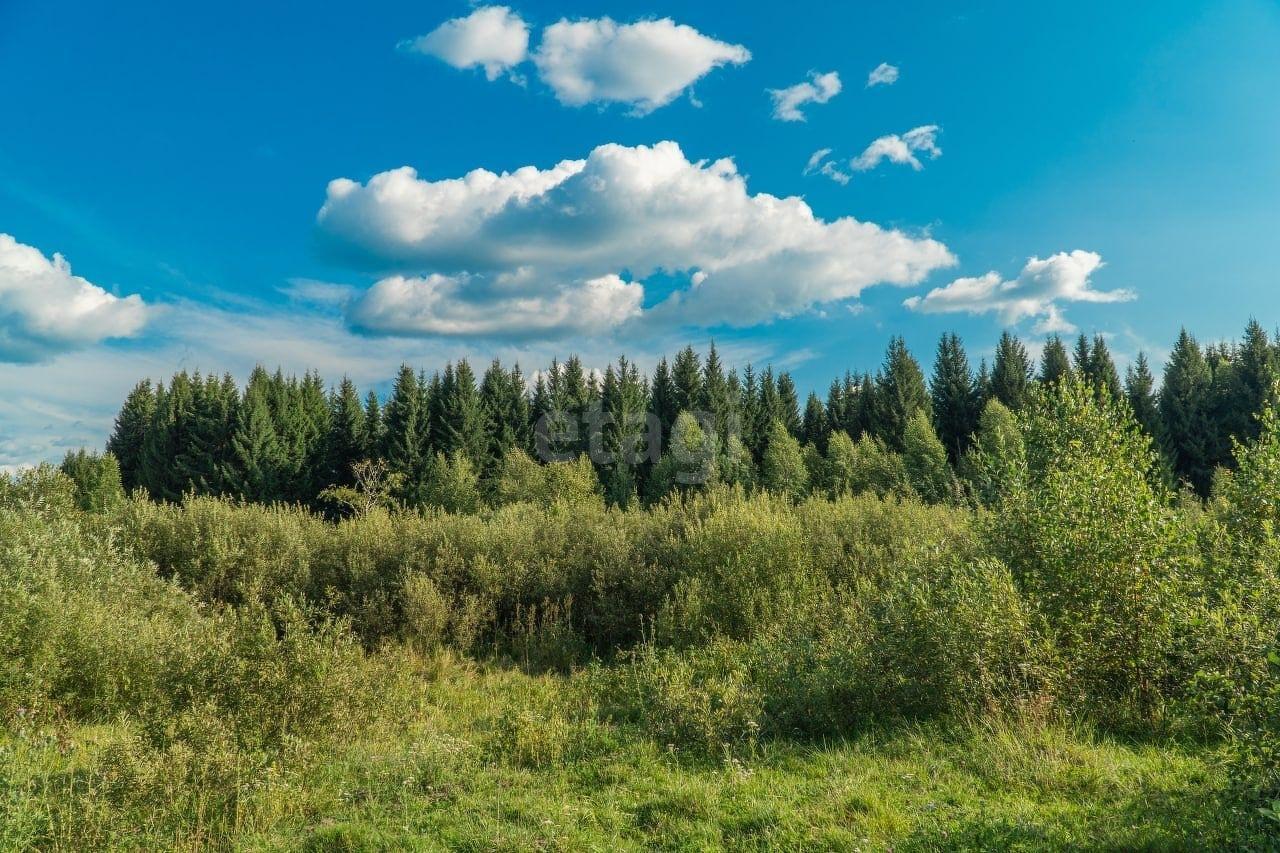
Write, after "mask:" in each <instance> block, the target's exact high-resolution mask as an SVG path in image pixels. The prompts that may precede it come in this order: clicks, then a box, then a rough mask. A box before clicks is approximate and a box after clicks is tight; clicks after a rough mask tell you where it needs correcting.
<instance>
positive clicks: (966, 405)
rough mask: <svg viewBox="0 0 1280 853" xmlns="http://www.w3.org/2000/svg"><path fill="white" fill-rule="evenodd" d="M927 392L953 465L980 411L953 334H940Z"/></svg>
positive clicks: (961, 346) (961, 350) (965, 361)
mask: <svg viewBox="0 0 1280 853" xmlns="http://www.w3.org/2000/svg"><path fill="white" fill-rule="evenodd" d="M929 391H930V396H931V398H932V401H933V421H934V424H935V427H936V429H937V433H938V438H939V439H940V440H941V441H942V444H943V446H944V447H946V448H947V455H948V456H949V457H950V459H951V461H952V462H954V461H956V460H958V459H959V458H960V457H961V455H963V454H964V452H965V451H966V450H967V449H968V448H969V442H970V439H971V437H972V436H973V431H974V429H976V428H977V425H978V414H979V411H980V410H979V407H978V389H977V386H976V385H975V384H974V379H973V374H972V373H971V372H970V370H969V357H968V355H966V354H965V351H964V344H962V343H961V341H960V338H959V337H958V336H957V335H955V334H947V335H943V336H942V339H941V340H939V341H938V355H937V358H936V359H935V360H934V363H933V377H932V379H931V381H930V383H929Z"/></svg>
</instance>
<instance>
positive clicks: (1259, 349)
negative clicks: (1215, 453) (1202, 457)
mask: <svg viewBox="0 0 1280 853" xmlns="http://www.w3.org/2000/svg"><path fill="white" fill-rule="evenodd" d="M1277 378H1280V371H1278V370H1277V357H1276V351H1275V348H1274V347H1272V345H1271V342H1270V341H1269V340H1268V338H1267V333H1266V331H1265V330H1264V329H1263V328H1262V324H1260V323H1259V322H1258V321H1257V320H1253V319H1251V320H1250V321H1249V325H1248V326H1246V327H1245V330H1244V339H1243V340H1242V341H1241V343H1240V346H1239V348H1237V350H1236V354H1235V371H1234V377H1233V379H1234V381H1233V382H1232V385H1231V393H1230V403H1229V407H1228V410H1229V414H1228V416H1227V422H1226V425H1225V426H1226V429H1225V431H1226V433H1227V434H1228V435H1229V436H1232V437H1234V438H1236V439H1239V440H1240V441H1242V442H1245V443H1249V442H1252V441H1254V440H1255V439H1256V438H1257V437H1258V432H1259V424H1260V422H1259V420H1258V414H1259V413H1260V412H1261V411H1262V407H1263V406H1264V405H1265V404H1266V403H1267V401H1268V400H1269V399H1270V397H1271V394H1272V392H1273V389H1274V386H1275V382H1276V380H1277Z"/></svg>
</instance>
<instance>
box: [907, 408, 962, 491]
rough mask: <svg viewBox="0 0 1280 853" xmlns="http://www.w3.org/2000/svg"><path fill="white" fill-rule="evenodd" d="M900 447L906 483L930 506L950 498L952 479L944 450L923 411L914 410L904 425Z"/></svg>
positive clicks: (952, 489)
mask: <svg viewBox="0 0 1280 853" xmlns="http://www.w3.org/2000/svg"><path fill="white" fill-rule="evenodd" d="M902 445H903V448H902V459H903V463H904V464H905V465H906V469H907V481H908V482H909V483H910V484H911V487H912V488H913V489H915V491H916V493H917V494H918V495H920V497H921V498H923V499H924V500H926V501H928V502H930V503H940V502H942V501H944V500H946V499H947V498H949V497H950V496H951V495H952V494H953V492H954V488H953V486H954V477H953V475H952V473H951V465H950V464H949V463H948V461H947V449H946V448H945V447H943V446H942V442H941V441H940V440H939V439H938V435H937V433H935V432H934V431H933V424H932V423H930V421H929V415H928V414H927V413H926V412H925V411H924V410H923V409H917V410H916V413H915V414H914V415H912V416H911V420H909V421H908V422H907V428H906V431H905V433H904V434H903V440H902Z"/></svg>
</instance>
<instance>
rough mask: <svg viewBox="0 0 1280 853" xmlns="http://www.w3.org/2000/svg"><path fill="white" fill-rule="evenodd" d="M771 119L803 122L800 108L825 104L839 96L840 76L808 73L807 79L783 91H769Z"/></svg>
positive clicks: (814, 72)
mask: <svg viewBox="0 0 1280 853" xmlns="http://www.w3.org/2000/svg"><path fill="white" fill-rule="evenodd" d="M768 91H769V96H770V97H771V98H773V117H774V118H776V119H778V120H779V121H804V120H805V116H804V113H803V112H801V110H800V108H801V107H803V106H804V105H805V104H825V103H826V102H827V101H829V100H831V99H832V98H834V97H835V96H836V95H838V94H840V75H839V74H837V73H836V72H835V71H828V72H827V73H826V74H819V73H818V72H817V71H810V72H809V79H808V80H805V81H803V82H801V83H797V84H795V85H794V86H788V87H787V88H785V89H769V90H768Z"/></svg>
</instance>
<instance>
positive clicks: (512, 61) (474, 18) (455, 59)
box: [400, 6, 529, 80]
mask: <svg viewBox="0 0 1280 853" xmlns="http://www.w3.org/2000/svg"><path fill="white" fill-rule="evenodd" d="M400 47H401V49H403V50H411V51H414V52H417V53H424V54H426V55H427V56H434V57H436V58H437V59H439V60H441V61H443V62H446V63H448V64H449V65H452V66H453V67H454V68H483V69H484V74H485V76H486V77H488V78H489V79H490V80H496V79H498V77H500V76H501V75H502V73H503V72H505V71H507V70H509V69H510V68H512V67H514V66H516V65H519V64H520V63H521V62H524V61H525V59H526V58H527V57H528V54H529V27H528V25H527V24H525V22H524V20H523V19H521V17H520V16H519V15H517V14H515V13H514V12H512V11H511V10H510V9H508V8H507V7H506V6H483V7H481V8H479V9H476V10H475V11H474V12H472V13H471V14H470V15H467V16H466V17H465V18H454V19H452V20H449V21H445V22H444V23H443V24H441V25H440V26H438V27H436V28H435V29H434V30H432V31H431V32H429V33H427V34H426V35H425V36H419V37H418V38H416V39H410V40H408V41H405V42H401V44H400Z"/></svg>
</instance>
